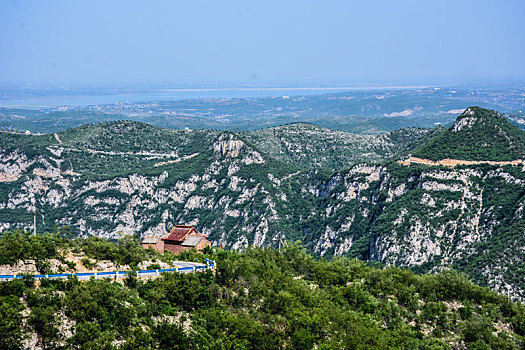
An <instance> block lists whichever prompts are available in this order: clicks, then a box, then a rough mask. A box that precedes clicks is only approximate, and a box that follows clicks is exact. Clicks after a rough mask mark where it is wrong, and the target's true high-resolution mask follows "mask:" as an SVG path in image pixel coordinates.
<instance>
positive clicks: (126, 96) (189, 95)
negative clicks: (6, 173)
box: [0, 86, 428, 108]
mask: <svg viewBox="0 0 525 350" xmlns="http://www.w3.org/2000/svg"><path fill="white" fill-rule="evenodd" d="M427 87H428V86H382V87H378V86H375V87H288V88H287V87H279V88H264V89H263V88H202V89H155V90H146V91H140V92H129V93H111V92H108V93H100V94H88V95H81V94H79V95H52V96H42V97H39V96H36V97H25V98H20V97H13V98H0V106H1V107H6V108H55V107H60V106H76V107H79V106H90V105H106V104H115V103H141V102H153V101H170V100H187V99H211V98H214V99H219V98H265V97H283V96H301V95H302V96H306V95H321V94H326V93H334V92H344V91H356V90H389V89H415V88H427Z"/></svg>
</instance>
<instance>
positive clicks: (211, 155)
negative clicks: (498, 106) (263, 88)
mask: <svg viewBox="0 0 525 350" xmlns="http://www.w3.org/2000/svg"><path fill="white" fill-rule="evenodd" d="M524 152H525V132H523V131H522V130H520V129H519V128H517V127H516V126H514V125H512V124H510V123H508V122H507V120H506V119H505V118H504V117H502V116H501V115H499V114H498V113H497V112H495V111H491V110H486V109H482V108H478V107H471V108H468V109H467V110H466V111H465V112H464V113H462V114H461V115H460V116H459V117H458V118H457V120H456V122H455V123H454V124H453V125H452V126H451V127H450V128H448V129H446V128H443V127H437V128H434V129H416V128H411V129H401V130H398V131H393V132H390V133H387V134H380V135H356V134H351V133H347V132H342V131H334V130H330V129H326V128H321V127H318V126H315V125H312V124H301V123H297V124H288V125H284V126H279V127H272V128H267V129H260V130H256V131H249V132H223V131H216V130H170V129H163V128H159V127H155V126H151V125H148V124H145V123H139V122H133V121H120V122H107V123H98V124H95V125H93V124H88V125H84V126H81V127H78V128H74V129H69V130H66V131H63V132H59V133H54V134H53V133H51V134H44V135H23V134H12V133H2V134H1V136H0V154H1V157H0V229H1V230H2V231H3V230H6V229H13V228H24V229H28V230H29V229H31V228H32V225H33V220H34V219H35V217H36V222H37V230H38V231H44V230H53V229H55V227H57V228H60V227H63V226H68V227H69V228H70V230H71V233H72V234H73V235H77V236H88V235H95V236H99V237H106V238H118V237H120V236H121V235H122V234H133V235H138V236H145V235H157V236H160V235H163V234H164V233H165V232H166V230H169V228H170V227H171V226H172V225H173V224H178V223H184V224H191V225H195V226H197V228H198V229H199V230H200V231H202V232H204V233H207V234H209V235H210V240H211V241H212V242H213V244H214V245H223V246H226V247H229V248H235V249H239V248H243V247H246V246H248V245H256V246H267V245H272V246H277V245H279V242H282V241H285V240H289V241H296V240H299V241H301V242H302V244H303V245H304V246H305V247H306V248H307V249H308V250H309V251H310V252H312V253H313V254H315V255H317V256H319V257H332V256H338V255H344V256H347V257H356V258H359V259H363V260H368V261H379V262H382V263H385V264H393V265H401V266H408V267H410V268H412V269H413V270H415V271H416V272H426V271H437V270H441V269H444V268H447V267H453V268H455V269H457V270H459V271H463V272H466V273H467V274H469V276H471V277H472V278H473V279H475V280H476V281H477V282H478V283H481V284H483V285H488V286H490V287H491V288H492V289H494V290H496V291H498V292H500V293H504V294H507V295H509V296H511V297H513V298H516V299H524V298H525V259H524V256H525V254H524V253H525V251H524V250H525V236H524V235H523V233H524V232H525V220H523V215H524V213H523V211H524V207H525V186H524V183H525V167H524V163H523V162H522V161H521V160H523V159H524V158H525V155H524ZM445 159H448V160H452V162H448V163H446V164H445V165H443V164H442V163H439V161H441V160H445Z"/></svg>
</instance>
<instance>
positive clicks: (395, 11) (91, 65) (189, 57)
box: [0, 0, 525, 85]
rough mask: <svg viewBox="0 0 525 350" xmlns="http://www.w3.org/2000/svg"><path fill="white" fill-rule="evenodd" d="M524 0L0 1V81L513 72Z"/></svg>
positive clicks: (387, 77) (500, 77) (523, 45)
mask: <svg viewBox="0 0 525 350" xmlns="http://www.w3.org/2000/svg"><path fill="white" fill-rule="evenodd" d="M523 18H525V1H519V0H516V1H513V0H506V1H501V0H500V1H485V0H476V1H458V0H454V1H444V0H439V1H437V0H436V1H430V0H428V1H427V0H425V1H400V0H396V1H391V0H388V1H304V0H298V1H282V0H281V1H269V0H265V1H247V0H244V1H189V0H188V1H175V0H173V1H129V0H120V1H107V0H105V1H94V0H90V1H71V0H63V1H37V0H35V1H24V0H14V1H10V0H6V1H2V2H0V82H75V83H141V84H162V83H166V84H191V83H193V84H214V83H217V84H238V83H243V84H246V83H249V84H255V85H257V84H268V83H281V84H285V83H294V84H320V85H322V84H334V83H336V84H337V83H339V84H346V83H348V82H354V83H359V82H360V83H364V84H366V83H374V84H380V83H384V84H431V83H444V82H459V81H485V80H493V81H506V80H523V79H524V77H525V64H524V62H525V21H524V20H523Z"/></svg>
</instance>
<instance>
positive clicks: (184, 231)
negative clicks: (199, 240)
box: [162, 225, 208, 242]
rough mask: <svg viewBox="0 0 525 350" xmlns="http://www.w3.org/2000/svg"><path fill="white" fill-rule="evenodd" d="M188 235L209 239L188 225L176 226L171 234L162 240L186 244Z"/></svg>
mask: <svg viewBox="0 0 525 350" xmlns="http://www.w3.org/2000/svg"><path fill="white" fill-rule="evenodd" d="M188 235H192V236H202V237H208V236H206V235H204V234H202V233H200V232H199V231H197V230H196V229H195V228H194V227H193V226H186V225H175V226H174V227H173V228H172V229H171V231H170V233H168V234H167V235H166V236H164V237H163V238H162V240H163V241H173V242H184V240H185V239H186V237H187V236H188Z"/></svg>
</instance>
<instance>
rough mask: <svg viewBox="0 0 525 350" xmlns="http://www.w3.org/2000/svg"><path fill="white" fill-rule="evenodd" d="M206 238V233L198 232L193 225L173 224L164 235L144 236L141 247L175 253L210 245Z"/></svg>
mask: <svg viewBox="0 0 525 350" xmlns="http://www.w3.org/2000/svg"><path fill="white" fill-rule="evenodd" d="M207 238H208V236H207V235H205V234H203V233H200V232H199V231H197V230H196V229H195V227H193V226H188V225H175V226H174V227H173V228H172V229H171V231H170V232H169V233H168V234H167V235H165V236H164V237H144V239H143V240H142V247H144V248H150V247H151V248H153V249H155V250H156V251H158V252H160V253H164V251H166V250H169V251H170V252H172V253H173V254H175V255H177V254H179V253H180V252H181V251H184V250H190V249H196V250H202V249H204V247H207V246H210V245H211V243H210V241H208V240H207Z"/></svg>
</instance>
